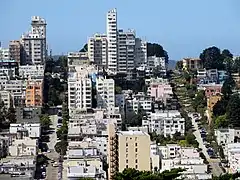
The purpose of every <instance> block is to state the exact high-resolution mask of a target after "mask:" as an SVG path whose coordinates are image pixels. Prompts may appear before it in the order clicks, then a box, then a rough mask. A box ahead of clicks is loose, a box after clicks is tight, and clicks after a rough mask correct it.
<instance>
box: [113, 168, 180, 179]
mask: <svg viewBox="0 0 240 180" xmlns="http://www.w3.org/2000/svg"><path fill="white" fill-rule="evenodd" d="M183 171H184V170H183V169H172V170H171V171H164V172H162V173H152V172H150V171H138V170H136V169H132V168H128V169H124V170H123V172H118V173H117V174H116V176H115V177H114V179H115V180H173V179H175V178H177V177H179V176H180V174H179V173H180V172H183Z"/></svg>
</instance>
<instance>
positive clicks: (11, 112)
mask: <svg viewBox="0 0 240 180" xmlns="http://www.w3.org/2000/svg"><path fill="white" fill-rule="evenodd" d="M6 119H8V121H9V122H10V123H16V122H17V119H16V111H15V109H14V107H13V105H12V104H11V105H10V107H9V108H8V111H7V113H6Z"/></svg>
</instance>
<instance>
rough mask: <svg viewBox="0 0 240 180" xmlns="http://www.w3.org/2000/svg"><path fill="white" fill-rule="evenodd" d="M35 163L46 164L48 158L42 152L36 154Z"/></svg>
mask: <svg viewBox="0 0 240 180" xmlns="http://www.w3.org/2000/svg"><path fill="white" fill-rule="evenodd" d="M36 163H37V165H43V164H48V158H47V157H46V156H45V155H43V154H41V155H38V156H37V161H36Z"/></svg>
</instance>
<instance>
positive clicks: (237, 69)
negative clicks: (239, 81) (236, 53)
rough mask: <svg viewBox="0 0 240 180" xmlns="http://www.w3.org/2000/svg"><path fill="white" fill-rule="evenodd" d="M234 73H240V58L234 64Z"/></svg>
mask: <svg viewBox="0 0 240 180" xmlns="http://www.w3.org/2000/svg"><path fill="white" fill-rule="evenodd" d="M233 72H235V73H240V57H237V58H236V59H235V61H234V63H233Z"/></svg>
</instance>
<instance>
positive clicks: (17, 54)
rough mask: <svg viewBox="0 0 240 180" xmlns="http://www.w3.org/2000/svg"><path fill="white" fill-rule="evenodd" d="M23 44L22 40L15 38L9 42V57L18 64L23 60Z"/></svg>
mask: <svg viewBox="0 0 240 180" xmlns="http://www.w3.org/2000/svg"><path fill="white" fill-rule="evenodd" d="M21 56H22V45H21V43H20V41H18V40H13V41H10V43H9V57H10V60H15V61H16V62H17V63H18V64H20V62H21Z"/></svg>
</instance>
